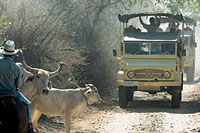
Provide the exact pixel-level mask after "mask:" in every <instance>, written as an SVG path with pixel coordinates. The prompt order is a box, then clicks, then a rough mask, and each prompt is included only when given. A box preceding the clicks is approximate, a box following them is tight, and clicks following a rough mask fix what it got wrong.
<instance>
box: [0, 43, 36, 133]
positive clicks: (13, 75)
mask: <svg viewBox="0 0 200 133" xmlns="http://www.w3.org/2000/svg"><path fill="white" fill-rule="evenodd" d="M18 51H19V50H16V49H15V43H14V41H11V40H8V41H7V42H6V43H5V46H4V47H2V48H1V49H0V53H1V54H3V57H0V73H1V74H0V95H1V94H14V95H15V96H16V98H17V99H19V100H21V101H24V102H25V103H26V104H27V105H28V113H29V115H28V116H29V119H28V133H35V130H34V129H33V126H32V119H31V112H30V101H29V100H28V99H26V98H25V97H24V96H23V94H22V93H20V92H19V91H18V90H17V89H18V88H20V87H21V86H22V83H23V80H22V73H21V70H20V69H21V68H20V67H19V66H18V65H17V64H16V63H15V62H14V60H13V59H14V57H15V55H16V54H17V53H18Z"/></svg>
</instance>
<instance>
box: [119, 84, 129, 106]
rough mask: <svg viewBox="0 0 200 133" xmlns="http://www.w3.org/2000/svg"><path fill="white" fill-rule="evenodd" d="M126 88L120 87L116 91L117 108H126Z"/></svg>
mask: <svg viewBox="0 0 200 133" xmlns="http://www.w3.org/2000/svg"><path fill="white" fill-rule="evenodd" d="M126 89H127V88H125V87H122V86H120V87H119V91H118V97H119V106H120V108H126V107H127V106H128V97H127V90H126Z"/></svg>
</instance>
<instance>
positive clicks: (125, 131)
mask: <svg viewBox="0 0 200 133" xmlns="http://www.w3.org/2000/svg"><path fill="white" fill-rule="evenodd" d="M196 80H198V79H196ZM170 99H171V97H170V95H168V94H166V93H158V94H156V95H151V94H148V93H143V92H136V93H135V94H134V101H132V102H130V103H129V106H128V108H127V109H121V108H119V107H118V103H117V96H116V94H115V95H114V96H113V99H110V100H108V102H107V103H103V104H102V105H100V106H93V107H91V108H90V109H88V110H87V111H86V112H84V113H83V114H82V115H81V116H80V117H79V118H77V119H76V120H73V121H72V127H71V131H72V133H197V132H200V102H199V101H200V83H198V81H196V82H194V83H192V84H187V83H185V84H184V90H183V99H182V103H181V107H180V108H179V109H173V108H171V105H170ZM39 122H40V126H39V127H40V129H41V131H42V133H64V132H65V129H64V124H63V119H62V118H60V117H56V118H50V119H49V118H45V117H44V116H43V118H41V119H40V121H39Z"/></svg>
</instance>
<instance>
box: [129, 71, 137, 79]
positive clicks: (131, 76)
mask: <svg viewBox="0 0 200 133" xmlns="http://www.w3.org/2000/svg"><path fill="white" fill-rule="evenodd" d="M127 76H128V78H130V79H132V78H134V76H135V73H134V72H133V71H129V72H128V73H127Z"/></svg>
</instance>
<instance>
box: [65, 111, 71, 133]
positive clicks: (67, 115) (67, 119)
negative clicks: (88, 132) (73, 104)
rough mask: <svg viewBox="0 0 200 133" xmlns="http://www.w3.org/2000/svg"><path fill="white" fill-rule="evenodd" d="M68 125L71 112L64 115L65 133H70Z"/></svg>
mask: <svg viewBox="0 0 200 133" xmlns="http://www.w3.org/2000/svg"><path fill="white" fill-rule="evenodd" d="M70 124H71V112H67V113H66V115H65V129H66V133H70Z"/></svg>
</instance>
